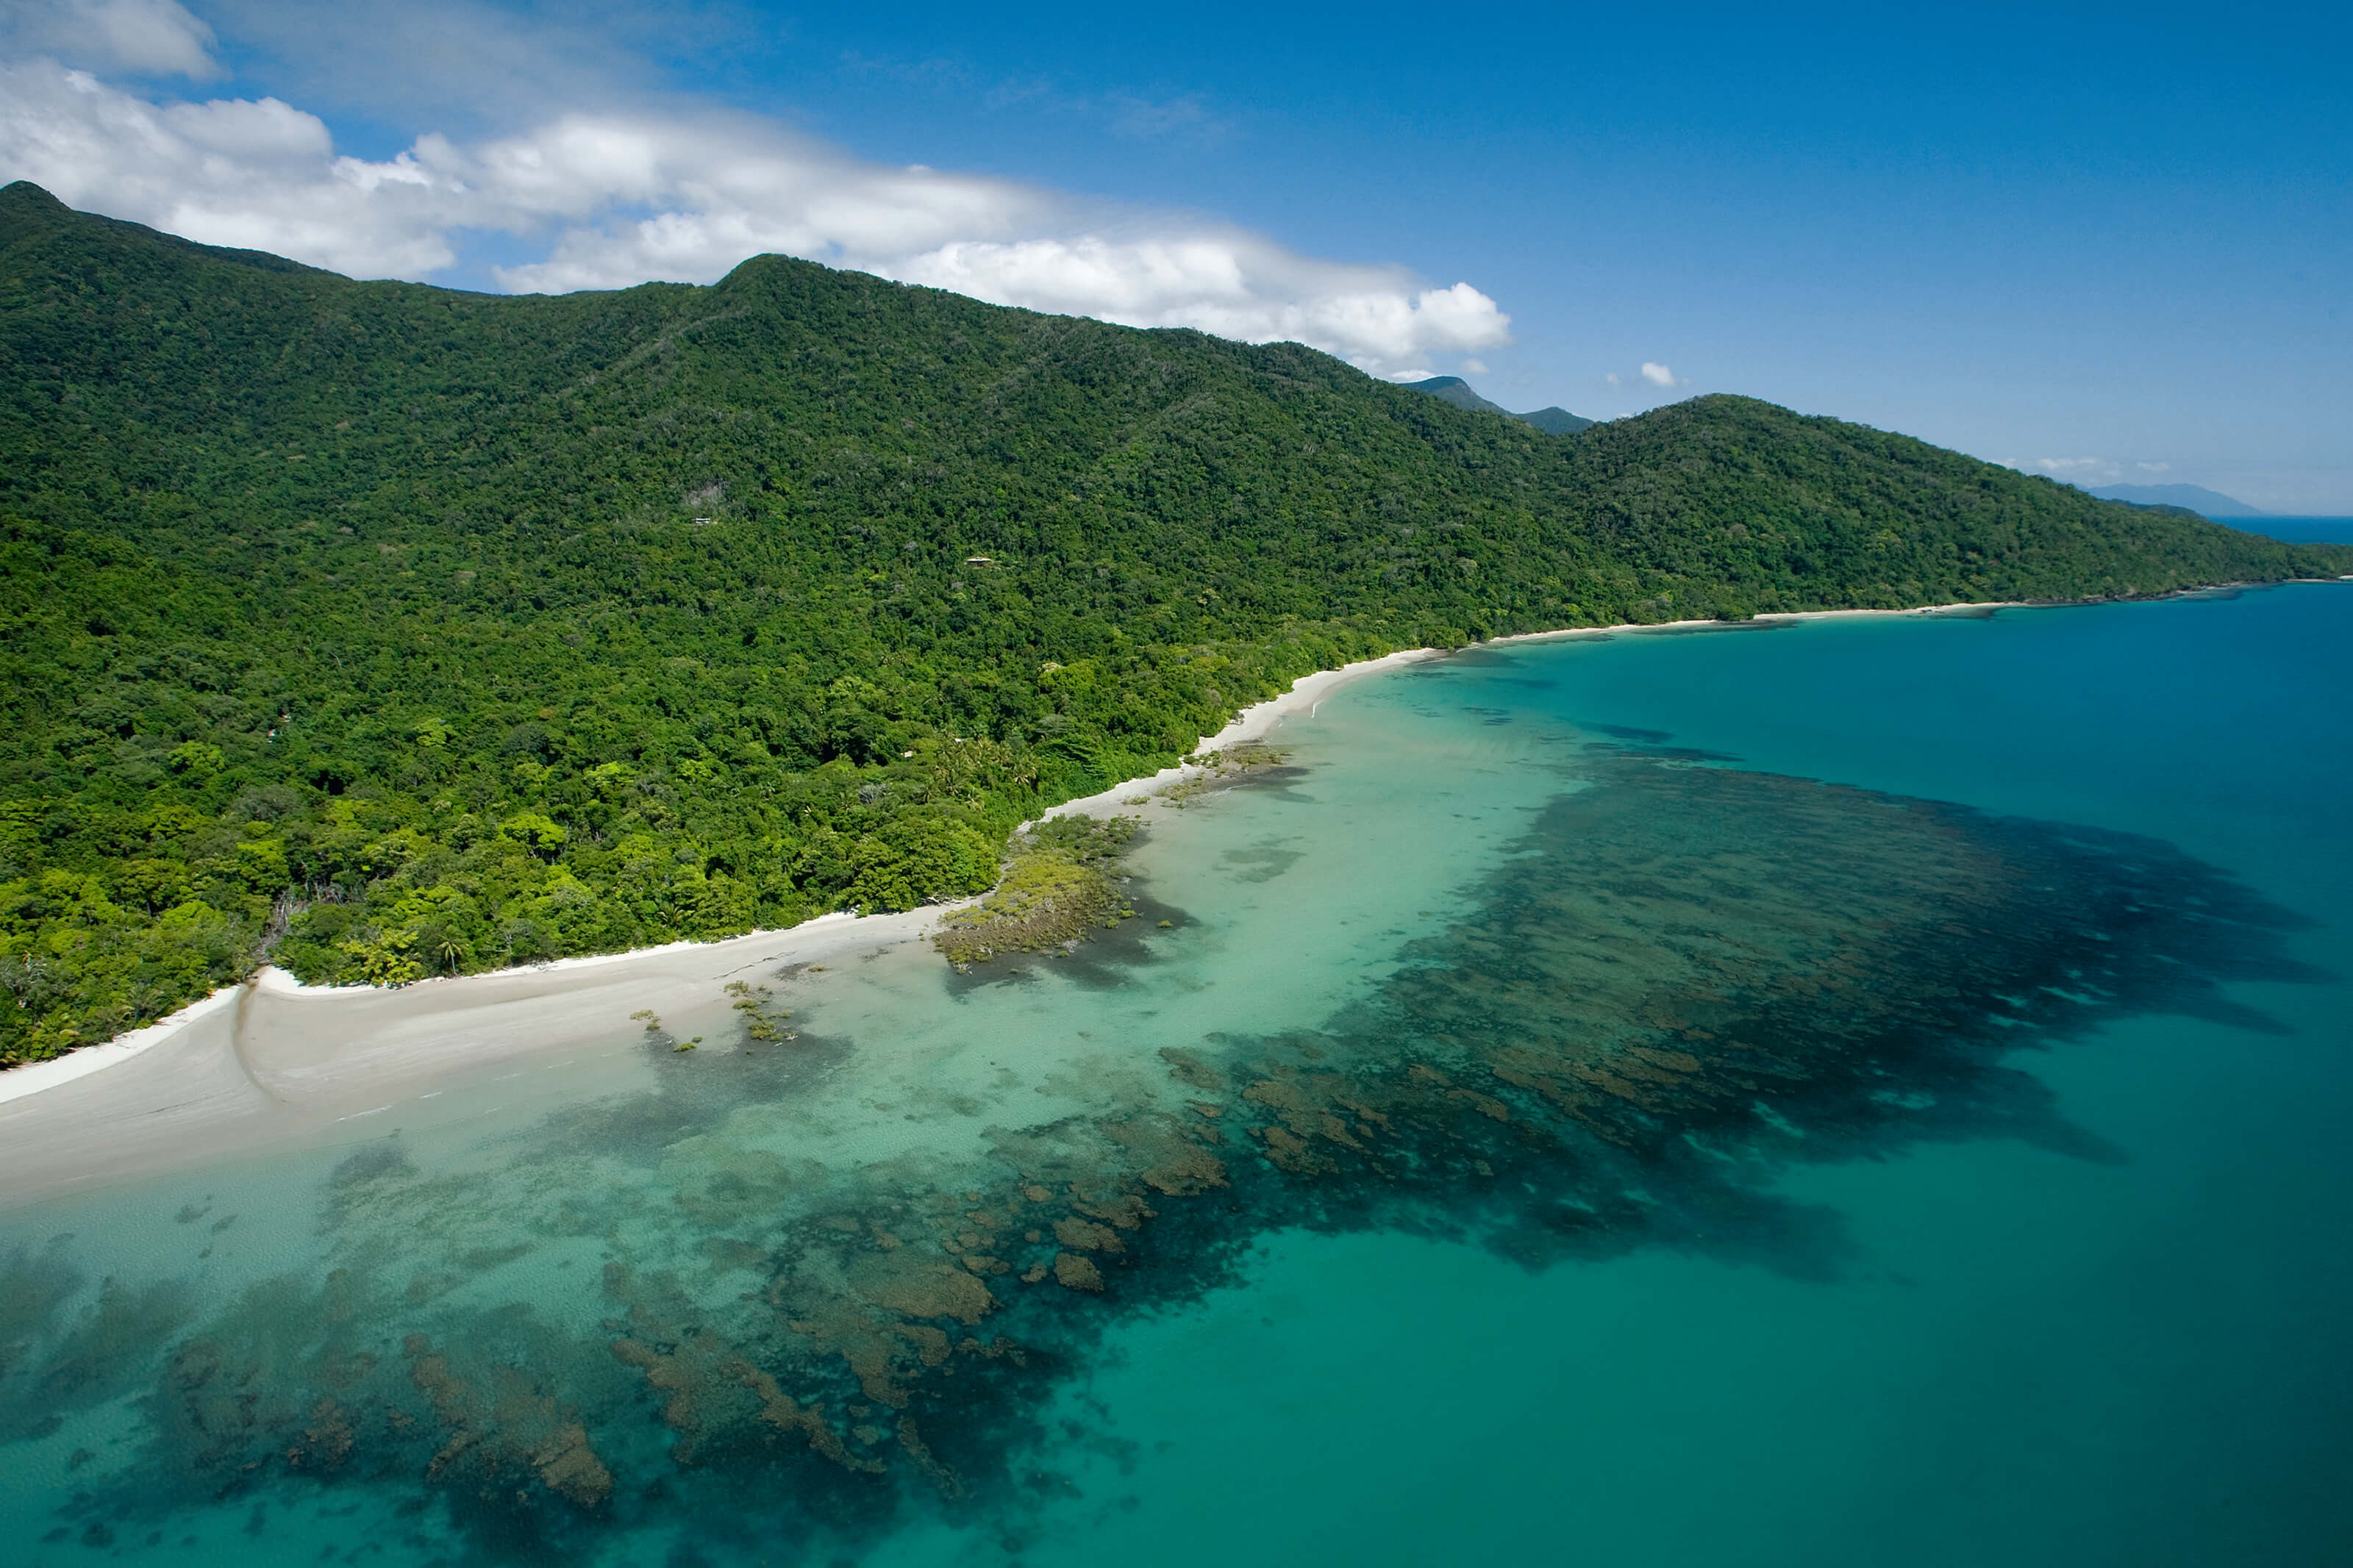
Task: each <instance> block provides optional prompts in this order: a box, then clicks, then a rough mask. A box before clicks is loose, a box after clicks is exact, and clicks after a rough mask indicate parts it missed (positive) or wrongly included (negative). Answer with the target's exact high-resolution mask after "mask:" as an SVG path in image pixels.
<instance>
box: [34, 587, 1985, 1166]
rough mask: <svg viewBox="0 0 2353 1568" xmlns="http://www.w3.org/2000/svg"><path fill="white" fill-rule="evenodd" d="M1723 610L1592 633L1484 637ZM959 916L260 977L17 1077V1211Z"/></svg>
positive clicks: (1120, 798) (1364, 671) (1398, 656)
mask: <svg viewBox="0 0 2353 1568" xmlns="http://www.w3.org/2000/svg"><path fill="white" fill-rule="evenodd" d="M1993 607H1997V606H1989V605H1939V606H1933V607H1930V608H1927V609H1918V610H1896V611H1817V612H1808V613H1805V614H1802V615H1788V616H1760V617H1758V623H1760V624H1762V623H1771V622H1786V621H1796V620H1802V619H1814V618H1820V617H1824V616H1857V615H1864V616H1882V615H1934V614H1938V613H1942V612H1951V611H1957V610H1983V609H1988V608H1993ZM1721 624H1722V623H1717V622H1709V621H1683V622H1674V623H1670V624H1667V625H1662V626H1609V627H1578V628H1571V629H1565V630H1561V631H1552V632H1534V633H1527V634H1524V635H1522V636H1517V637H1503V638H1497V639H1494V641H1493V642H1491V643H1487V644H1481V645H1475V646H1480V647H1497V646H1501V645H1503V644H1506V643H1520V642H1535V641H1556V640H1570V639H1576V638H1579V637H1587V638H1589V637H1605V636H1611V635H1616V634H1620V633H1638V634H1639V633H1655V632H1679V631H1690V630H1694V629H1696V628H1699V627H1702V626H1717V625H1721ZM1446 657H1448V654H1447V650H1444V649H1439V648H1410V649H1406V650H1403V651H1400V652H1398V653H1392V654H1389V655H1387V656H1386V657H1383V658H1372V659H1365V660H1361V661H1359V662H1357V663H1355V664H1350V665H1345V666H1343V667H1341V668H1337V669H1328V670H1324V671H1320V672H1318V673H1316V674H1314V675H1309V676H1306V677H1303V679H1300V680H1299V681H1297V682H1296V683H1295V684H1293V687H1292V689H1290V690H1289V691H1286V692H1284V693H1283V694H1282V695H1281V696H1279V697H1275V698H1272V699H1270V700H1267V701H1264V702H1260V703H1257V704H1254V705H1253V706H1251V707H1250V708H1248V709H1245V710H1243V711H1242V712H1241V713H1240V714H1239V715H1238V716H1237V717H1236V718H1235V719H1234V721H1232V722H1231V723H1229V724H1228V725H1227V726H1226V727H1225V728H1224V729H1223V730H1221V731H1219V732H1218V733H1217V734H1215V735H1213V736H1208V737H1205V738H1204V739H1203V741H1202V742H1201V747H1200V749H1201V750H1202V751H1204V752H1208V751H1218V750H1224V749H1228V748H1230V747H1233V746H1236V745H1239V744H1241V743H1243V742H1250V741H1256V740H1261V739H1264V738H1265V737H1266V736H1268V735H1269V734H1271V732H1272V731H1275V730H1276V729H1278V728H1279V727H1280V726H1281V725H1282V722H1283V721H1284V720H1286V719H1288V718H1290V717H1292V716H1293V715H1297V714H1312V713H1313V712H1314V710H1315V708H1316V706H1317V705H1318V704H1319V703H1321V702H1323V701H1324V700H1326V699H1327V698H1329V697H1330V696H1331V695H1332V694H1333V693H1334V692H1335V691H1337V690H1339V689H1341V688H1342V687H1344V686H1345V685H1347V684H1349V683H1351V682H1353V681H1356V680H1359V679H1363V678H1365V677H1366V676H1370V675H1374V674H1377V673H1380V672H1382V671H1385V670H1390V669H1396V668H1403V667H1405V666H1408V665H1412V664H1418V663H1422V662H1425V661H1428V660H1430V659H1437V658H1446ZM1199 772H1200V769H1199V768H1198V766H1191V765H1187V766H1179V767H1174V768H1168V769H1164V770H1163V771H1161V772H1160V773H1155V774H1153V775H1151V776H1150V777H1148V778H1140V779H1132V780H1129V781H1127V782H1125V783H1124V784H1117V785H1114V786H1113V788H1111V789H1108V790H1105V791H1103V792H1102V793H1101V794H1099V795H1090V796H1087V797H1085V798H1083V799H1080V800H1072V801H1067V802H1065V803H1063V804H1062V805H1058V806H1056V807H1054V808H1053V809H1052V811H1050V813H1048V815H1049V816H1065V815H1069V814H1071V813H1078V812H1085V813H1090V814H1093V815H1099V816H1100V815H1113V814H1119V813H1126V814H1130V815H1134V814H1137V813H1138V812H1139V807H1138V806H1137V805H1136V804H1134V803H1135V802H1136V799H1137V797H1138V796H1144V797H1146V805H1145V806H1144V807H1143V808H1141V809H1142V810H1143V812H1144V813H1145V814H1147V815H1148V814H1152V813H1155V812H1156V811H1157V810H1159V809H1164V807H1162V806H1160V805H1158V804H1157V803H1156V802H1155V800H1154V799H1153V797H1155V796H1156V795H1157V794H1158V792H1160V791H1163V790H1165V789H1166V788H1167V787H1168V786H1169V785H1171V784H1176V783H1178V782H1180V781H1183V780H1185V779H1187V778H1188V777H1190V776H1192V775H1194V774H1196V773H1199ZM944 912H946V911H945V910H944V909H943V908H932V909H925V910H911V911H909V912H907V913H904V914H895V915H880V916H872V917H868V918H863V919H860V918H855V917H852V916H849V915H845V914H831V915H825V916H820V917H818V919H815V920H812V921H806V922H804V923H802V924H800V925H797V926H794V927H792V928H790V929H788V930H784V931H759V932H754V933H753V934H750V935H747V936H742V937H736V938H733V939H732V940H729V941H726V942H708V943H694V942H678V943H672V944H670V945H667V946H663V947H657V948H647V949H641V950H638V951H636V952H621V953H610V954H603V955H598V956H593V957H584V958H572V959H565V960H560V961H558V962H555V963H546V964H540V965H535V966H533V967H530V968H526V969H512V970H502V971H499V972H497V973H487V974H473V975H465V976H461V977H458V978H454V979H446V980H430V981H423V982H419V983H417V984H411V985H406V986H403V987H400V988H399V989H397V990H385V989H380V988H376V987H370V986H340V987H318V986H305V985H302V984H300V983H299V982H297V981H295V980H294V979H293V977H292V976H290V975H289V974H287V973H284V972H283V971H280V970H277V969H274V968H271V969H264V970H263V971H262V972H261V973H259V975H258V976H256V978H255V979H254V980H253V981H252V982H250V983H249V984H245V985H241V986H237V987H234V988H231V989H228V990H225V991H222V992H219V993H216V994H214V995H212V996H210V997H207V998H206V999H205V1000H203V1001H201V1002H198V1003H196V1004H195V1005H192V1006H189V1007H187V1008H185V1009H183V1010H182V1011H181V1012H180V1013H178V1014H176V1015H174V1016H172V1017H170V1018H166V1019H164V1020H163V1021H161V1022H159V1023H156V1024H153V1025H151V1026H147V1027H145V1028H143V1029H139V1030H136V1031H133V1032H132V1033H131V1034H129V1035H125V1036H123V1037H120V1038H118V1039H116V1040H113V1041H111V1042H109V1043H107V1044H105V1045H101V1046H93V1047H86V1048H84V1049H82V1050H79V1051H77V1052H74V1053H73V1054H71V1055H69V1056H67V1057H63V1058H58V1059H57V1060H55V1061H50V1062H41V1063H36V1064H33V1065H31V1066H27V1067H22V1068H14V1069H12V1070H9V1071H7V1072H5V1073H0V1205H13V1204H21V1203H26V1202H31V1201H34V1200H36V1199H38V1198H40V1197H44V1196H47V1195H53V1194H57V1193H59V1192H65V1191H71V1190H75V1189H79V1188H83V1187H88V1186H92V1185H97V1184H107V1183H111V1182H114V1181H119V1180H123V1179H128V1178H131V1177H134V1176H137V1175H140V1174H142V1173H152V1172H154V1171H158V1170H162V1169H166V1168H170V1167H173V1166H175V1165H182V1164H187V1163H197V1162H201V1161H204V1160H207V1159H211V1158H216V1157H220V1156H224V1155H230V1154H237V1153H244V1152H259V1148H260V1147H262V1146H264V1145H270V1144H275V1143H278V1142H282V1141H284V1140H286V1139H290V1138H301V1137H308V1136H313V1135H316V1134H318V1133H319V1132H320V1131H322V1130H326V1129H330V1128H331V1127H332V1124H334V1123H336V1122H338V1121H347V1120H358V1119H363V1118H366V1117H369V1116H372V1115H375V1114H378V1113H381V1112H384V1111H385V1110H387V1109H389V1108H390V1107H391V1106H392V1105H394V1104H396V1103H398V1102H400V1101H402V1100H404V1099H405V1098H406V1099H409V1100H414V1099H415V1098H416V1097H417V1095H418V1094H419V1093H420V1092H423V1091H424V1090H425V1089H426V1088H427V1085H428V1084H429V1083H430V1082H431V1081H432V1080H434V1079H443V1078H447V1077H448V1076H449V1075H451V1074H453V1073H457V1072H461V1071H464V1070H467V1069H471V1068H482V1067H486V1066H491V1065H495V1064H499V1063H501V1062H510V1061H514V1060H518V1059H521V1058H548V1057H551V1056H555V1055H562V1054H563V1053H565V1052H567V1051H577V1050H579V1049H581V1048H583V1047H588V1046H591V1045H594V1044H596V1043H599V1042H602V1043H603V1045H604V1046H605V1047H608V1048H609V1049H612V1050H619V1049H622V1048H624V1047H627V1046H628V1044H629V1043H630V1042H632V1041H633V1040H634V1039H635V1038H636V1037H637V1029H638V1026H636V1025H633V1024H631V1023H630V1022H629V1021H628V1019H629V1016H630V1015H631V1014H632V1013H635V1012H637V1011H638V1010H639V1009H641V1008H650V1009H652V1010H653V1011H655V1012H656V1013H658V1014H661V1015H663V1016H666V1017H667V1016H680V1015H685V1014H686V1013H687V1012H688V1011H689V1010H690V1009H691V1008H697V1007H702V1008H709V1007H712V1006H713V1005H718V1004H719V999H720V997H721V988H722V987H723V985H724V984H726V982H727V981H728V980H729V979H730V978H731V977H733V976H736V975H738V974H748V973H750V972H752V971H754V970H765V971H773V970H774V969H776V967H778V966H780V965H786V964H793V963H822V962H824V961H825V960H827V959H828V958H834V957H841V956H846V955H855V954H858V953H861V952H876V951H880V950H881V949H885V948H888V947H892V946H894V945H896V944H899V943H902V942H913V941H916V940H918V939H921V938H923V937H924V936H926V935H928V934H929V933H930V931H932V929H933V926H934V921H936V920H937V919H938V917H939V916H940V915H942V914H943V913H944Z"/></svg>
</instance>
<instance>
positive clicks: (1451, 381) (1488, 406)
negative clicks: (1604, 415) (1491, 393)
mask: <svg viewBox="0 0 2353 1568" xmlns="http://www.w3.org/2000/svg"><path fill="white" fill-rule="evenodd" d="M1401 384H1402V385H1403V386H1405V387H1406V388H1407V389H1408V390H1409V391H1413V392H1421V393H1427V394H1429V395H1430V396H1432V397H1435V398H1437V399H1438V400H1439V401H1440V402H1441V403H1451V404H1452V405H1454V406H1455V407H1457V408H1469V409H1475V410H1477V411H1478V412H1480V413H1482V414H1494V415H1500V416H1503V417H1504V418H1505V419H1516V420H1518V421H1519V422H1520V423H1521V424H1523V425H1533V426H1535V427H1536V428H1537V429H1539V430H1541V431H1543V432H1544V433H1545V434H1546V435H1547V436H1573V435H1575V434H1576V433H1577V431H1579V430H1582V429H1584V428H1586V427H1587V426H1589V425H1591V424H1593V423H1594V421H1592V420H1590V419H1587V418H1584V417H1582V416H1578V415H1575V414H1571V413H1570V412H1569V411H1568V410H1567V409H1566V408H1539V409H1537V410H1536V411H1535V413H1533V414H1514V413H1513V412H1512V411H1511V410H1510V409H1508V408H1506V407H1504V405H1502V404H1500V403H1490V402H1489V401H1488V400H1487V399H1485V398H1483V397H1482V396H1480V395H1478V394H1477V393H1475V392H1473V391H1472V390H1471V384H1470V383H1469V382H1467V381H1465V380H1463V379H1462V378H1461V376H1459V375H1433V376H1431V377H1430V379H1429V380H1427V381H1409V382H1404V383H1401Z"/></svg>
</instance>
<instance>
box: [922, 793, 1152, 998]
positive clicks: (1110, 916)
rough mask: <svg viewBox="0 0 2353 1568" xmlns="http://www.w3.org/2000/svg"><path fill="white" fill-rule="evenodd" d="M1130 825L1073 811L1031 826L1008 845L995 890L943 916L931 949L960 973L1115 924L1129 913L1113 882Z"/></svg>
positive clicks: (1130, 832) (1062, 943) (1122, 820)
mask: <svg viewBox="0 0 2353 1568" xmlns="http://www.w3.org/2000/svg"><path fill="white" fill-rule="evenodd" d="M1136 826H1137V824H1136V821H1135V819H1134V817H1127V816H1114V817H1112V818H1109V819H1108V820H1098V819H1096V818H1094V817H1091V816H1084V815H1082V814H1077V813H1073V814H1071V815H1070V816H1056V817H1049V818H1047V819H1046V820H1045V821H1043V822H1040V823H1037V824H1035V825H1033V826H1030V827H1029V828H1028V829H1026V830H1024V831H1023V832H1022V833H1021V834H1019V835H1018V837H1015V839H1014V840H1013V842H1012V843H1011V844H1010V845H1009V846H1008V851H1009V853H1008V857H1007V859H1006V862H1005V869H1004V873H1003V875H1002V876H1001V877H999V878H998V879H997V887H996V889H995V890H994V891H992V892H990V893H989V894H988V896H987V898H984V899H983V900H980V902H979V903H977V904H976V905H974V906H973V907H972V908H970V909H965V910H956V911H955V912H954V913H952V914H950V915H948V916H947V917H946V918H945V919H944V920H943V921H941V923H940V930H939V931H938V932H937V933H936V934H935V935H934V937H933V938H932V943H933V945H934V947H936V948H938V949H939V951H940V952H942V953H943V954H944V955H945V956H946V958H947V960H948V962H949V963H953V964H955V966H956V967H957V968H959V969H963V968H966V967H968V966H970V965H972V964H975V963H984V962H986V961H987V960H988V959H991V958H996V957H999V956H1001V955H1003V954H1006V953H1008V952H1042V951H1044V950H1046V949H1048V948H1056V947H1068V946H1070V945H1071V944H1072V943H1075V942H1084V941H1085V940H1087V938H1089V937H1090V936H1092V934H1093V933H1094V932H1095V931H1099V930H1101V929H1103V927H1104V926H1106V925H1116V924H1118V923H1119V921H1122V920H1124V919H1125V918H1126V917H1127V916H1128V915H1129V914H1132V913H1133V912H1134V911H1133V910H1129V909H1128V907H1127V902H1126V900H1125V898H1124V895H1123V894H1122V893H1121V892H1120V890H1119V887H1118V884H1117V882H1116V881H1115V880H1114V876H1115V873H1116V870H1117V868H1118V865H1119V858H1120V855H1121V853H1122V852H1123V851H1124V849H1125V847H1126V846H1127V844H1128V841H1129V840H1130V839H1132V838H1133V837H1134V836H1135V831H1136Z"/></svg>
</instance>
